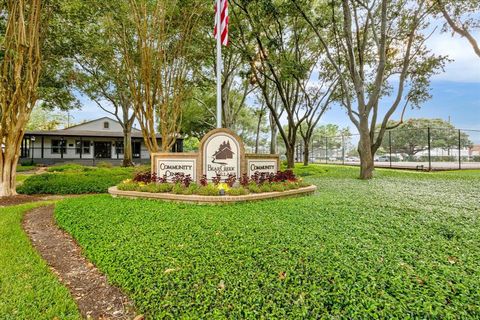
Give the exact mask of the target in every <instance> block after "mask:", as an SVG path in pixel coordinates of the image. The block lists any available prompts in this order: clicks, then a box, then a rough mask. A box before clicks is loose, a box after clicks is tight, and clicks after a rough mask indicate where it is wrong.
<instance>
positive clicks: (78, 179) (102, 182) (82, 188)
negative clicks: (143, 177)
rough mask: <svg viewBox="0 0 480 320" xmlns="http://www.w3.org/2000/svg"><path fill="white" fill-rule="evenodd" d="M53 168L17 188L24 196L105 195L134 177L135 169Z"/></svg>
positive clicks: (29, 178) (27, 180)
mask: <svg viewBox="0 0 480 320" xmlns="http://www.w3.org/2000/svg"><path fill="white" fill-rule="evenodd" d="M53 168H55V167H52V168H51V170H52V171H54V172H48V173H44V174H39V175H33V176H30V177H28V178H27V179H26V180H25V181H24V183H23V184H22V185H21V186H20V187H18V188H17V191H18V193H22V194H83V193H105V192H107V191H108V188H109V187H112V186H114V185H117V184H118V183H120V182H121V181H123V180H125V179H128V178H130V177H131V176H132V174H133V172H134V169H133V168H112V169H107V168H95V167H82V166H76V165H74V166H72V165H69V167H65V166H62V167H56V168H55V169H53Z"/></svg>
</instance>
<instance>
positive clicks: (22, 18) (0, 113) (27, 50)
mask: <svg viewBox="0 0 480 320" xmlns="http://www.w3.org/2000/svg"><path fill="white" fill-rule="evenodd" d="M4 4H5V2H4ZM42 9H43V8H42V4H41V2H40V0H8V1H6V4H5V7H4V8H3V10H2V11H3V12H2V15H6V25H5V26H6V28H5V33H4V35H3V36H2V38H1V42H2V43H1V59H2V60H1V68H0V117H1V121H0V148H1V150H0V197H3V196H11V195H15V194H16V191H15V183H16V181H15V176H16V167H17V163H18V159H19V157H20V145H21V142H22V140H23V135H24V133H25V127H26V125H27V122H28V118H29V116H30V113H31V112H32V109H33V107H34V106H35V103H36V101H37V94H38V92H37V90H38V83H39V79H40V68H41V61H42V56H41V50H40V48H41V30H42V28H41V24H42V15H41V11H42Z"/></svg>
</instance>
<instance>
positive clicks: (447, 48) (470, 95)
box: [70, 31, 480, 142]
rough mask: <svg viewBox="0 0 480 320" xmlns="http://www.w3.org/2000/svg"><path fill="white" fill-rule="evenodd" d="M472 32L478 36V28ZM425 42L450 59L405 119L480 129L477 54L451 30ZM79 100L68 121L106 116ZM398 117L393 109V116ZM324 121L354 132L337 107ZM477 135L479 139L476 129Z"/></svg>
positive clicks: (479, 76)
mask: <svg viewBox="0 0 480 320" xmlns="http://www.w3.org/2000/svg"><path fill="white" fill-rule="evenodd" d="M474 36H475V38H476V39H480V32H477V33H476V34H474ZM426 44H427V46H428V47H429V48H430V49H431V50H432V51H433V52H435V53H437V54H442V55H447V56H448V57H449V58H451V59H453V61H452V62H450V63H448V64H447V66H446V68H445V72H443V73H441V74H439V75H436V76H434V77H433V78H432V82H431V94H432V99H430V100H429V101H427V102H426V103H424V104H423V105H422V107H421V108H420V109H414V110H411V109H408V110H407V112H406V115H405V119H408V118H441V119H444V120H450V121H451V123H452V124H453V125H454V126H455V127H457V128H461V129H474V130H480V57H478V56H477V55H475V53H474V51H473V49H472V47H471V46H470V44H469V43H468V41H467V40H466V39H463V38H461V37H459V36H456V35H454V36H453V37H452V34H451V33H440V32H439V31H436V32H435V33H434V34H433V35H432V37H431V38H430V39H429V40H428V42H427V43H426ZM80 101H81V103H82V105H83V107H82V109H81V110H74V111H71V112H70V121H71V122H75V123H78V122H81V121H83V120H92V119H95V118H99V117H101V116H105V115H107V116H108V114H106V113H105V112H103V111H102V110H100V109H99V108H98V107H97V106H96V105H95V104H94V103H92V102H91V101H88V99H86V98H84V97H80ZM385 102H386V103H387V102H388V100H386V101H385ZM381 107H382V106H381ZM384 107H385V105H384ZM398 118H399V114H398V112H397V114H395V115H394V116H393V120H398ZM326 123H333V124H337V125H340V126H341V127H350V128H351V132H356V130H355V129H354V128H353V126H352V124H351V123H350V120H349V119H348V117H347V116H346V113H345V110H344V109H342V108H341V107H333V108H332V109H331V110H329V111H328V112H327V113H326V114H325V115H324V117H323V118H322V120H321V121H320V124H326ZM478 137H479V138H478V139H479V142H480V132H479V133H478Z"/></svg>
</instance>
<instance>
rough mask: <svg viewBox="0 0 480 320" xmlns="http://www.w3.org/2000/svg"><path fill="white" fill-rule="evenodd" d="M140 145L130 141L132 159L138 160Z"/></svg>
mask: <svg viewBox="0 0 480 320" xmlns="http://www.w3.org/2000/svg"><path fill="white" fill-rule="evenodd" d="M141 148H142V143H141V142H140V141H132V157H133V158H134V159H138V158H140V156H141V152H142V149H141Z"/></svg>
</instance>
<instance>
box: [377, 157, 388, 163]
mask: <svg viewBox="0 0 480 320" xmlns="http://www.w3.org/2000/svg"><path fill="white" fill-rule="evenodd" d="M375 161H378V162H390V157H389V156H380V157H378V158H376V159H375Z"/></svg>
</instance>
